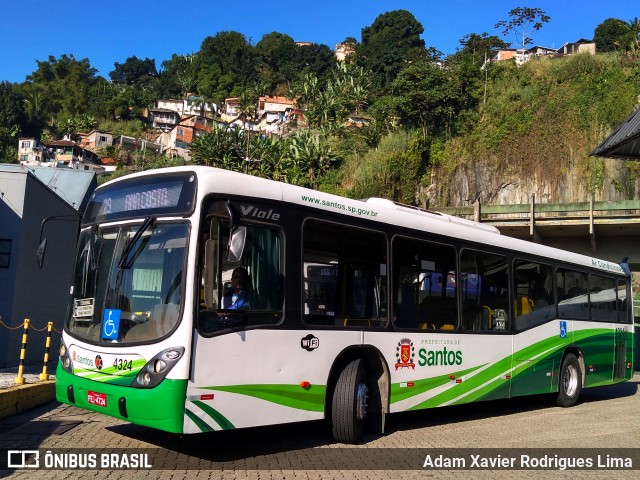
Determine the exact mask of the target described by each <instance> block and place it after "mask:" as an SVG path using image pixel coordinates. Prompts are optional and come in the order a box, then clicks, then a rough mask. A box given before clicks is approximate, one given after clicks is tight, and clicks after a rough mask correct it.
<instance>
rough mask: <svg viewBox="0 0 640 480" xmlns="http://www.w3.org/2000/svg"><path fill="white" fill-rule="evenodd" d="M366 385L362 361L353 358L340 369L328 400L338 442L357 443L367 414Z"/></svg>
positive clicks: (334, 434)
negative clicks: (330, 398) (330, 397)
mask: <svg viewBox="0 0 640 480" xmlns="http://www.w3.org/2000/svg"><path fill="white" fill-rule="evenodd" d="M367 399H368V388H367V385H366V369H365V365H364V360H362V359H361V358H356V359H354V360H351V361H350V362H349V363H347V364H346V365H345V366H344V368H343V369H342V370H341V371H340V374H339V375H338V379H337V381H336V385H335V388H334V390H333V398H332V401H331V425H332V428H333V438H335V440H336V441H338V442H342V443H353V444H355V443H358V441H359V440H360V437H361V436H362V432H363V430H364V418H365V416H366V415H367Z"/></svg>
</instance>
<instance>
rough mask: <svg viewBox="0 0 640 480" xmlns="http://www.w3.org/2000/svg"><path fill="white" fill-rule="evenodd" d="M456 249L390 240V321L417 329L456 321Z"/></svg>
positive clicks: (450, 327)
mask: <svg viewBox="0 0 640 480" xmlns="http://www.w3.org/2000/svg"><path fill="white" fill-rule="evenodd" d="M455 271H456V252H455V249H454V248H453V247H449V246H445V245H439V244H436V243H430V242H421V241H417V240H409V239H403V238H396V239H394V241H393V292H394V294H395V297H394V313H393V321H394V324H395V326H396V327H398V328H406V329H416V330H455V329H456V328H457V325H458V309H457V295H456V275H455Z"/></svg>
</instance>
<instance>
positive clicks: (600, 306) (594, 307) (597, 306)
mask: <svg viewBox="0 0 640 480" xmlns="http://www.w3.org/2000/svg"><path fill="white" fill-rule="evenodd" d="M615 285H616V283H615V280H614V279H613V278H609V277H601V276H599V275H589V308H590V310H591V320H597V321H602V322H617V321H618V307H617V305H616V304H617V302H618V298H617V297H618V293H617V289H616V288H615Z"/></svg>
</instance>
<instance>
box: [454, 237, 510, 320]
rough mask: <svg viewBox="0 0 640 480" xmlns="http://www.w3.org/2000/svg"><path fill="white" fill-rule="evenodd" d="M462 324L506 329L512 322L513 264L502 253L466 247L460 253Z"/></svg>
mask: <svg viewBox="0 0 640 480" xmlns="http://www.w3.org/2000/svg"><path fill="white" fill-rule="evenodd" d="M460 295H461V296H462V326H463V328H464V329H465V330H469V331H492V332H504V331H508V330H509V329H510V322H509V318H510V317H509V265H508V263H507V259H506V258H505V257H503V256H501V255H494V254H491V253H484V252H478V251H474V250H466V249H465V250H463V251H462V253H461V255H460Z"/></svg>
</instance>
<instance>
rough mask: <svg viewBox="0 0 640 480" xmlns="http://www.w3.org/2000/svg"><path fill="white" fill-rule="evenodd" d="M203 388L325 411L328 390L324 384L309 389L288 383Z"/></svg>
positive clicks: (310, 410) (300, 408) (298, 407)
mask: <svg viewBox="0 0 640 480" xmlns="http://www.w3.org/2000/svg"><path fill="white" fill-rule="evenodd" d="M202 388H206V389H208V390H218V391H221V392H229V393H236V394H238V395H248V396H250V397H255V398H259V399H261V400H265V401H267V402H271V403H276V404H278V405H283V406H285V407H290V408H295V409H298V410H306V411H309V412H322V411H324V397H325V394H326V390H327V389H326V386H324V385H312V386H310V387H309V388H307V389H303V388H302V387H300V386H299V385H287V384H261V385H225V386H215V387H202Z"/></svg>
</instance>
